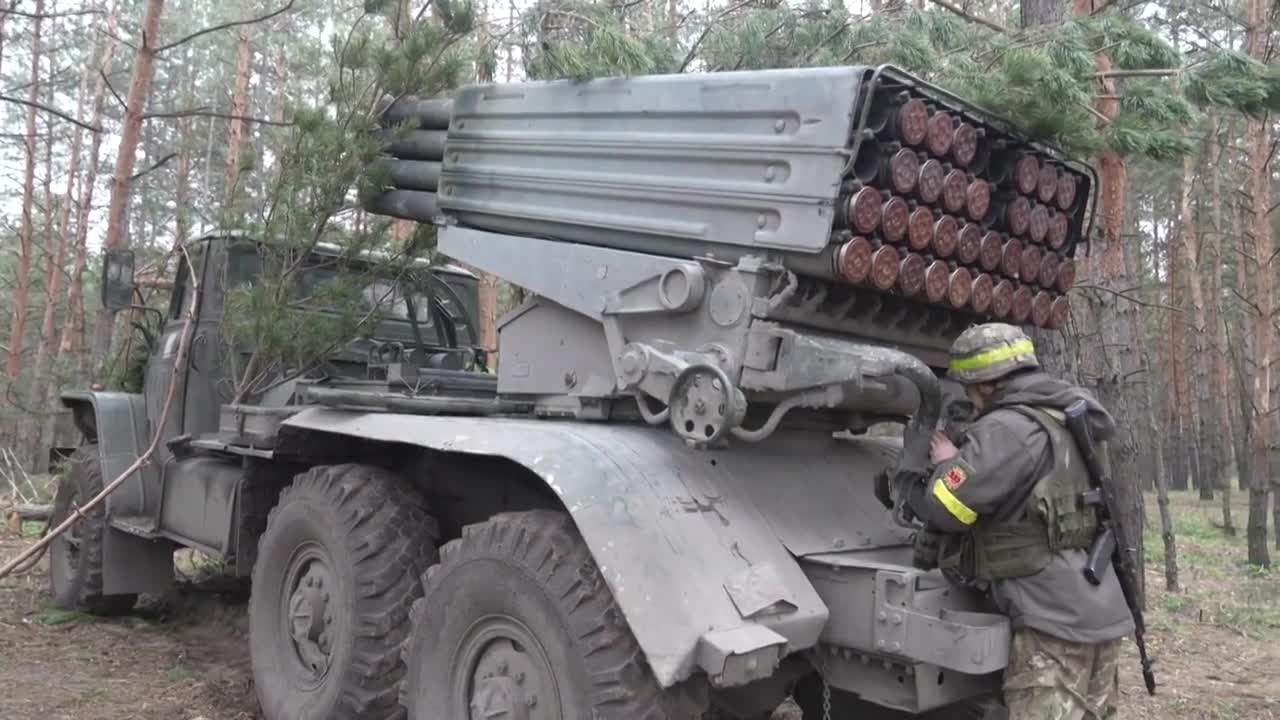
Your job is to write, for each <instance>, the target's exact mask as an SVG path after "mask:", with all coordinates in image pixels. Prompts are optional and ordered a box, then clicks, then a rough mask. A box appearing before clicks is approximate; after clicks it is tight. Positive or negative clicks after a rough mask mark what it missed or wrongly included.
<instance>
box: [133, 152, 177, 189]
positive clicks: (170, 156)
mask: <svg viewBox="0 0 1280 720" xmlns="http://www.w3.org/2000/svg"><path fill="white" fill-rule="evenodd" d="M176 157H178V153H176V152H173V153H169V154H168V155H165V156H164V157H162V158H160V159H159V160H157V161H156V162H155V163H153V164H152V165H151V167H149V168H147V169H146V170H143V171H142V172H139V173H134V174H133V175H130V176H129V182H133V181H134V180H137V179H138V178H141V177H143V176H144V175H146V174H148V173H150V172H154V171H156V170H159V169H160V168H162V167H164V165H165V163H167V162H169V161H170V160H172V159H174V158H176Z"/></svg>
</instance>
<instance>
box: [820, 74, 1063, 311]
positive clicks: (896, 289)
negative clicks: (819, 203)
mask: <svg viewBox="0 0 1280 720" xmlns="http://www.w3.org/2000/svg"><path fill="white" fill-rule="evenodd" d="M872 103H873V105H872V107H871V108H870V109H869V112H868V119H867V123H866V129H867V135H866V136H865V137H864V139H863V140H862V142H861V143H860V144H859V146H858V151H857V155H856V157H854V161H853V163H852V170H851V173H850V177H849V178H847V179H846V180H845V181H844V183H843V185H842V187H841V194H840V196H839V200H838V203H837V212H836V220H835V231H834V232H833V235H832V242H835V243H839V246H838V247H837V248H836V251H835V252H834V253H833V254H832V264H833V275H834V276H835V277H836V278H838V279H840V280H842V281H844V282H846V283H849V284H851V285H858V286H864V287H868V288H871V289H874V290H877V291H880V292H885V293H890V294H894V295H898V296H901V297H907V298H913V299H915V300H917V301H920V302H923V303H926V304H928V305H933V306H939V307H946V308H952V309H955V310H961V311H967V312H970V313H975V314H978V315H985V316H991V317H994V318H996V319H1001V320H1007V321H1011V322H1016V323H1030V324H1033V325H1035V326H1036V327H1048V328H1055V329H1056V328H1061V327H1062V326H1063V325H1065V324H1066V322H1067V320H1068V317H1069V315H1070V312H1069V309H1070V306H1069V301H1068V299H1067V292H1068V291H1069V290H1070V289H1071V287H1072V285H1073V284H1074V282H1075V264H1074V261H1073V260H1072V259H1071V258H1070V257H1069V256H1068V253H1069V251H1070V249H1071V248H1070V247H1069V246H1070V237H1069V236H1070V230H1071V217H1070V215H1069V213H1070V212H1072V211H1073V210H1074V209H1075V207H1076V204H1077V201H1078V200H1079V198H1078V197H1077V181H1076V177H1075V175H1074V174H1073V173H1072V172H1071V171H1068V170H1067V169H1066V168H1064V167H1062V166H1061V165H1060V164H1059V163H1057V162H1056V161H1053V160H1052V159H1051V158H1049V157H1047V156H1043V155H1041V154H1038V153H1035V152H1032V151H1030V149H1028V148H1017V147H1012V144H1011V143H1010V142H1008V141H1006V140H994V141H988V139H987V138H986V131H985V129H984V128H982V127H978V126H975V125H974V124H971V123H970V122H968V121H967V120H966V119H963V118H960V117H957V116H956V115H954V114H953V113H951V112H949V111H948V110H946V109H944V108H940V107H934V106H932V105H930V104H929V103H928V102H927V101H925V100H923V99H921V98H919V97H913V96H912V95H911V94H909V93H908V92H906V91H903V92H898V93H896V94H895V93H891V92H889V91H884V90H882V91H880V92H878V93H877V94H876V95H875V96H874V97H873V99H872Z"/></svg>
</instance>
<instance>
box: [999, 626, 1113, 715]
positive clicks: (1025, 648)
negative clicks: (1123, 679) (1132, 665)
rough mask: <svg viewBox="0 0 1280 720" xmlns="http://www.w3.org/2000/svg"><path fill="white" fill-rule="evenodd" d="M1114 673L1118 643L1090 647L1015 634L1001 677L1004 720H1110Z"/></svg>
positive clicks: (1026, 633)
mask: <svg viewBox="0 0 1280 720" xmlns="http://www.w3.org/2000/svg"><path fill="white" fill-rule="evenodd" d="M1119 673H1120V641H1119V640H1113V641H1110V642H1105V643H1099V644H1096V645H1094V644H1085V643H1075V642H1069V641H1067V640H1060V639H1058V638H1055V637H1052V636H1050V635H1045V634H1044V633H1042V632H1038V631H1036V630H1031V629H1029V628H1024V629H1022V630H1018V631H1016V632H1015V633H1014V634H1013V646H1012V647H1011V648H1010V650H1009V666H1008V668H1006V669H1005V675H1004V701H1005V705H1006V706H1008V708H1009V720H1107V719H1109V718H1113V717H1115V714H1116V701H1117V700H1118V699H1119V696H1120V689H1119Z"/></svg>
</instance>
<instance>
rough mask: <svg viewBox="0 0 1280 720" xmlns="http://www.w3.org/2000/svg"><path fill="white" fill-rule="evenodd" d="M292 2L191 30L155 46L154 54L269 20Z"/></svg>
mask: <svg viewBox="0 0 1280 720" xmlns="http://www.w3.org/2000/svg"><path fill="white" fill-rule="evenodd" d="M293 3H294V0H289V2H287V3H285V4H284V5H282V6H281V7H279V8H277V9H276V10H272V11H271V12H269V13H267V14H266V15H260V16H258V17H256V18H250V19H248V20H232V21H231V22H225V23H222V24H221V25H214V26H213V27H207V28H205V29H203V30H199V31H197V32H193V33H191V34H190V35H188V36H186V37H184V38H180V39H178V40H175V41H174V42H171V43H169V44H168V45H164V46H162V47H159V48H156V51H155V54H156V55H159V54H161V53H163V52H165V51H166V50H172V49H174V48H176V47H178V46H179V45H183V44H185V43H189V42H191V41H192V40H195V39H196V38H198V37H200V36H201V35H208V34H209V33H213V32H218V31H219V30H227V29H229V28H233V27H240V26H241V25H254V24H256V23H260V22H266V21H267V20H270V19H271V18H273V17H276V16H277V15H283V14H284V13H286V12H288V11H289V10H290V9H291V8H293Z"/></svg>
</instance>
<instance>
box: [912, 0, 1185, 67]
mask: <svg viewBox="0 0 1280 720" xmlns="http://www.w3.org/2000/svg"><path fill="white" fill-rule="evenodd" d="M934 1H935V2H936V1H937V0H934ZM1180 72H1182V70H1181V69H1179V68H1154V69H1149V70H1107V71H1106V72H1100V73H1094V74H1093V77H1094V78H1095V79H1098V80H1106V79H1109V78H1129V77H1172V76H1174V75H1177V74H1178V73H1180Z"/></svg>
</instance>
